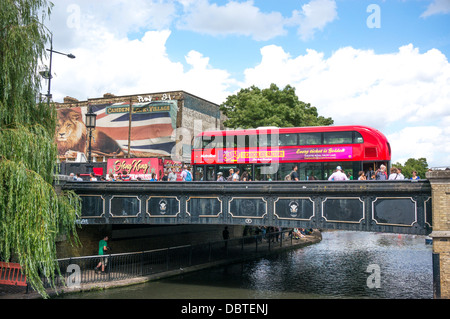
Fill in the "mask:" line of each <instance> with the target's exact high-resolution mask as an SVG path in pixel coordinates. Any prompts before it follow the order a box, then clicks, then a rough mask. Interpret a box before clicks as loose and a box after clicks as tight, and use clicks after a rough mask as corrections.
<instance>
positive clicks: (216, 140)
mask: <svg viewBox="0 0 450 319" xmlns="http://www.w3.org/2000/svg"><path fill="white" fill-rule="evenodd" d="M218 147H220V148H222V147H223V136H217V135H213V136H203V148H218Z"/></svg>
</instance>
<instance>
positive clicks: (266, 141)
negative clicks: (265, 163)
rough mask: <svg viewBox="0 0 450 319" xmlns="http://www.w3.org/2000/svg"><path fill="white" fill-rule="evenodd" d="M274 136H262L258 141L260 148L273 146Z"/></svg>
mask: <svg viewBox="0 0 450 319" xmlns="http://www.w3.org/2000/svg"><path fill="white" fill-rule="evenodd" d="M271 141H272V136H271V135H270V134H260V135H259V139H258V142H259V143H258V146H259V147H269V146H271Z"/></svg>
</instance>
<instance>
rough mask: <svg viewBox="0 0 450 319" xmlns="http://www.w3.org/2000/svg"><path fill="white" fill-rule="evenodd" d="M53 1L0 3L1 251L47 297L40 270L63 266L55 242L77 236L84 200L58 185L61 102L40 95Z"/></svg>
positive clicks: (9, 0) (47, 273) (50, 274)
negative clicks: (55, 181)
mask: <svg viewBox="0 0 450 319" xmlns="http://www.w3.org/2000/svg"><path fill="white" fill-rule="evenodd" d="M51 6H52V5H51V3H48V2H47V1H42V0H21V1H12V0H1V8H2V9H1V10H0V39H1V41H0V258H1V259H2V260H5V261H17V262H19V263H20V264H21V266H22V269H23V272H24V273H25V275H26V276H27V281H28V282H29V283H30V284H31V285H32V287H33V288H34V289H35V290H37V291H38V292H39V293H40V294H41V295H43V296H44V297H47V294H46V292H45V289H44V287H43V284H42V280H41V278H40V274H43V275H45V276H46V277H47V279H49V281H50V283H54V276H55V275H56V274H58V273H59V268H58V264H57V257H56V246H55V242H56V239H57V237H58V236H60V235H67V236H68V238H69V239H70V240H71V241H72V240H73V241H72V243H74V242H76V243H78V237H77V234H76V227H75V220H76V217H77V214H79V212H80V200H79V198H78V196H76V194H74V193H73V192H68V193H57V192H56V191H55V189H54V188H53V185H52V183H53V178H54V172H55V169H56V156H57V149H56V144H55V142H54V134H55V127H56V109H55V106H54V105H53V104H51V105H50V108H49V107H48V105H47V104H46V103H37V102H36V96H37V95H38V94H39V91H40V80H39V75H38V72H37V69H38V64H39V63H40V62H42V58H43V57H44V54H45V45H46V43H47V41H48V39H49V34H48V32H46V28H45V26H44V24H43V21H44V19H45V18H46V17H47V16H48V15H49V14H50V12H51Z"/></svg>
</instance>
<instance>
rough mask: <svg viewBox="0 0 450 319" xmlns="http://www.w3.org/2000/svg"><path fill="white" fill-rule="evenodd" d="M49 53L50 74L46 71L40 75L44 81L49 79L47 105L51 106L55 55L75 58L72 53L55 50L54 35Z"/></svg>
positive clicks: (51, 37)
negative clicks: (53, 59)
mask: <svg viewBox="0 0 450 319" xmlns="http://www.w3.org/2000/svg"><path fill="white" fill-rule="evenodd" d="M46 50H47V51H50V65H49V69H48V73H47V72H46V71H44V72H40V74H41V75H42V77H43V78H44V79H48V90H47V104H48V105H49V106H50V98H51V97H52V95H51V93H50V86H51V81H52V77H53V76H52V57H53V53H58V54H61V55H65V56H67V57H68V58H70V59H75V56H74V55H73V54H72V53H69V54H66V53H62V52H58V51H55V50H53V34H52V35H51V36H50V49H46Z"/></svg>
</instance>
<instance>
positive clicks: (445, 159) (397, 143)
mask: <svg viewBox="0 0 450 319" xmlns="http://www.w3.org/2000/svg"><path fill="white" fill-rule="evenodd" d="M387 138H388V140H389V141H390V144H391V149H392V158H393V161H392V162H393V163H396V162H399V163H401V164H404V163H405V162H406V161H407V160H408V159H409V158H416V159H417V158H421V157H424V158H426V159H427V162H428V166H429V167H435V166H438V167H439V166H445V165H449V163H450V129H449V127H436V126H412V127H406V128H403V129H402V130H400V131H398V132H395V133H393V134H389V135H388V136H387Z"/></svg>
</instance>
